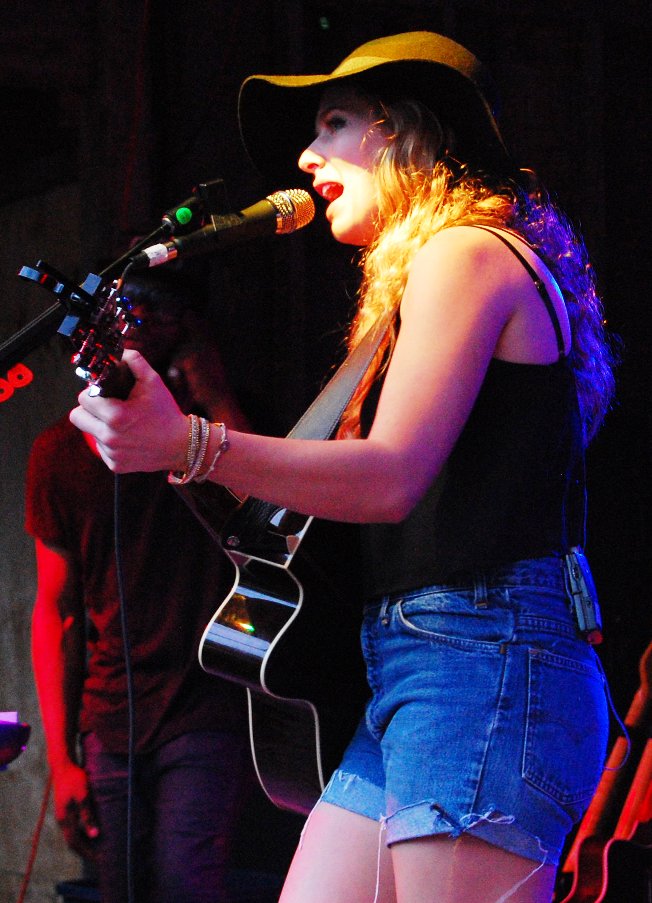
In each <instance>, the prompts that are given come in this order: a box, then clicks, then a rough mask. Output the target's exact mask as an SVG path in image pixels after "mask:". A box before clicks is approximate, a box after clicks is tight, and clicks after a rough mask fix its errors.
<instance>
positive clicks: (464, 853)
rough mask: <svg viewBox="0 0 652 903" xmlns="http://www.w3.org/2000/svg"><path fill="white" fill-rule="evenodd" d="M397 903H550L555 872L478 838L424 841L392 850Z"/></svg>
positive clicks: (552, 867) (423, 839)
mask: <svg viewBox="0 0 652 903" xmlns="http://www.w3.org/2000/svg"><path fill="white" fill-rule="evenodd" d="M391 852H392V862H393V869H394V875H395V882H396V888H397V901H398V903H469V901H473V903H503V901H504V903H549V901H550V899H551V897H552V891H553V887H554V881H555V872H556V870H555V868H554V866H552V865H546V864H540V863H537V862H534V861H533V860H531V859H525V858H524V857H522V856H517V855H515V854H514V853H509V852H507V851H506V850H502V849H500V848H499V847H496V846H493V845H491V844H488V843H485V841H483V840H480V839H479V838H477V837H472V836H471V835H469V834H462V835H461V836H460V837H458V838H451V837H442V836H440V837H424V838H420V839H418V840H410V841H406V842H404V843H397V844H394V845H393V846H392V847H391Z"/></svg>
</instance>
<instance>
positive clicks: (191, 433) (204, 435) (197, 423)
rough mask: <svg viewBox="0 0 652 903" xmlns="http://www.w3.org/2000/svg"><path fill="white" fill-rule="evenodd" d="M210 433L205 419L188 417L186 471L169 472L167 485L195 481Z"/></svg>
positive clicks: (202, 461)
mask: <svg viewBox="0 0 652 903" xmlns="http://www.w3.org/2000/svg"><path fill="white" fill-rule="evenodd" d="M210 432H211V425H210V423H209V422H208V420H206V418H205V417H198V416H197V415H196V414H189V415H188V445H187V448H186V469H185V470H184V471H179V470H171V471H170V472H169V474H168V483H172V484H174V485H176V486H181V485H183V484H184V483H190V482H192V481H193V480H194V479H196V477H197V475H198V474H199V472H200V471H201V469H202V466H203V464H204V458H205V457H206V449H207V448H208V440H209V438H210Z"/></svg>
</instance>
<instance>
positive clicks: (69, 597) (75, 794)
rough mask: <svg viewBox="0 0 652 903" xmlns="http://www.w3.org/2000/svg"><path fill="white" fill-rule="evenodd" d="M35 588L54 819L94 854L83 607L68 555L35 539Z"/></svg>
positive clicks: (75, 844) (76, 845) (74, 843)
mask: <svg viewBox="0 0 652 903" xmlns="http://www.w3.org/2000/svg"><path fill="white" fill-rule="evenodd" d="M36 563H37V575H38V588H37V594H36V602H35V605H34V612H33V616H32V663H33V667H34V677H35V680H36V689H37V692H38V698H39V704H40V708H41V718H42V721H43V729H44V731H45V739H46V743H47V755H48V764H49V766H50V770H51V773H52V780H53V785H54V803H55V815H56V818H57V821H58V823H59V825H60V826H61V829H62V830H63V833H64V836H65V838H66V841H67V843H68V844H69V846H70V847H71V848H72V849H74V850H76V852H78V853H79V854H80V855H82V856H84V857H86V858H91V857H92V856H93V844H92V840H93V838H95V837H97V835H98V828H97V825H96V822H95V817H94V814H93V808H92V804H91V800H90V796H89V788H88V780H87V777H86V772H85V771H84V770H83V768H81V767H80V765H79V764H78V762H77V750H76V747H77V730H78V719H79V710H80V705H81V692H82V686H83V681H84V671H85V630H84V608H83V601H82V598H81V592H80V590H79V586H78V580H77V574H76V572H75V567H74V565H73V563H72V561H71V557H70V555H68V554H67V553H65V552H64V551H62V550H60V549H55V548H53V547H51V546H48V545H46V544H45V543H43V542H42V541H41V540H39V539H37V540H36Z"/></svg>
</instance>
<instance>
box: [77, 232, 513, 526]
mask: <svg viewBox="0 0 652 903" xmlns="http://www.w3.org/2000/svg"><path fill="white" fill-rule="evenodd" d="M505 255H507V257H511V255H510V253H509V251H507V250H504V251H503V249H502V247H501V246H500V245H499V243H498V242H496V241H495V239H493V238H492V237H491V236H490V235H487V234H486V233H483V232H481V230H477V229H465V228H459V229H451V230H446V231H444V232H441V233H439V234H438V235H436V236H435V237H433V238H432V239H431V240H430V241H429V242H428V243H427V244H426V245H425V246H424V247H423V248H422V249H421V251H420V252H419V253H418V255H417V256H416V258H415V260H414V263H413V265H412V269H411V273H410V277H409V280H408V284H407V287H406V291H405V295H404V298H403V302H402V305H401V330H400V335H399V338H398V341H397V344H396V348H395V351H394V355H393V357H392V361H391V364H390V366H389V369H388V372H387V375H386V379H385V383H384V387H383V391H382V394H381V397H380V402H379V406H378V411H377V414H376V418H375V420H374V424H373V427H372V429H371V432H370V434H369V436H368V438H366V439H363V440H342V441H338V442H319V441H307V440H287V439H276V438H270V437H263V436H256V435H252V434H249V433H243V432H237V431H230V442H231V446H230V449H229V451H228V452H227V453H226V454H224V455H223V456H222V457H221V458H220V460H219V462H218V464H217V467H216V468H215V472H214V474H213V475H212V477H211V478H213V479H215V480H216V481H217V482H220V483H223V484H225V485H227V486H229V487H230V488H231V489H233V490H234V491H235V492H236V493H238V494H239V495H252V496H255V497H257V498H262V499H265V500H267V501H270V502H273V503H275V504H279V505H281V506H283V507H287V508H289V509H291V510H295V511H299V512H302V513H309V514H314V515H316V516H318V517H323V518H330V519H335V520H345V521H354V522H381V521H398V520H401V519H402V518H404V517H405V516H406V515H407V514H408V513H409V511H410V510H411V508H412V507H413V506H414V505H415V504H416V502H417V501H418V500H419V499H420V498H421V496H422V495H423V494H424V492H425V491H426V489H427V487H428V486H429V485H430V483H431V481H432V480H433V479H434V477H435V476H436V475H437V473H438V472H439V470H440V469H441V467H442V466H443V464H444V462H445V461H446V459H447V457H448V455H449V454H450V452H451V450H452V448H453V445H454V443H455V441H456V439H457V437H458V436H459V433H460V431H461V430H462V427H463V426H464V423H465V422H466V419H467V417H468V415H469V413H470V411H471V408H472V406H473V403H474V401H475V399H476V397H477V393H478V391H479V388H480V385H481V384H482V380H483V378H484V375H485V372H486V369H487V366H488V363H489V361H490V359H491V357H492V355H493V354H494V352H495V349H496V347H497V345H498V343H499V340H500V337H501V333H502V332H503V330H504V328H505V326H506V324H507V323H508V322H509V320H510V318H511V317H512V315H513V312H514V309H515V306H516V301H515V299H516V298H518V297H519V291H522V290H523V288H524V287H525V288H527V290H529V288H530V284H529V283H528V278H529V277H527V276H525V277H523V276H522V275H521V268H519V267H518V266H516V267H510V266H509V262H508V260H507V258H506V256H505ZM506 263H507V266H506ZM506 272H507V274H508V275H507V276H506ZM125 360H126V361H127V362H128V364H129V366H130V367H131V368H132V370H133V372H134V375H135V376H136V380H137V382H136V386H135V388H134V389H133V390H132V394H131V396H130V398H129V399H128V400H127V401H126V402H121V401H118V400H115V399H104V398H91V397H89V395H88V393H87V392H84V393H82V395H81V396H80V405H81V407H80V408H77V409H76V410H75V411H74V412H73V413H72V414H71V419H72V421H73V423H75V425H76V426H78V427H79V428H81V429H84V430H86V431H88V432H91V433H93V435H95V436H96V438H97V439H98V444H99V449H100V453H101V454H102V457H103V458H104V460H105V461H106V462H107V464H108V465H109V467H111V469H112V470H115V471H129V470H167V469H171V470H183V469H184V467H185V449H186V442H187V429H188V427H187V422H186V420H185V418H184V417H183V416H182V415H181V414H180V412H179V411H178V409H176V406H175V405H174V402H173V401H172V399H171V396H169V393H167V391H166V390H165V389H164V387H163V386H162V384H161V383H160V381H159V380H158V378H157V377H156V375H155V374H154V373H153V371H151V370H150V368H149V367H148V366H147V365H146V364H145V362H144V360H143V359H142V358H140V357H139V356H135V355H133V354H131V355H127V354H125ZM217 441H218V437H217V436H214V437H213V438H212V441H211V447H210V448H209V450H208V453H207V456H206V460H210V459H211V455H212V454H213V453H214V451H215V450H216V447H217Z"/></svg>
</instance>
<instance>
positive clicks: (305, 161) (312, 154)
mask: <svg viewBox="0 0 652 903" xmlns="http://www.w3.org/2000/svg"><path fill="white" fill-rule="evenodd" d="M315 143H316V142H314V141H313V143H312V144H311V145H309V146H308V147H307V148H306V149H305V150H304V151H303V153H302V154H301V156H300V157H299V169H301V170H303V172H308V173H312V172H314V171H315V170H316V169H319V167H320V166H323V165H324V158H323V157H322V155H321V154H320V153H319V152H318V151H317V150H316V148H315Z"/></svg>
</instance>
